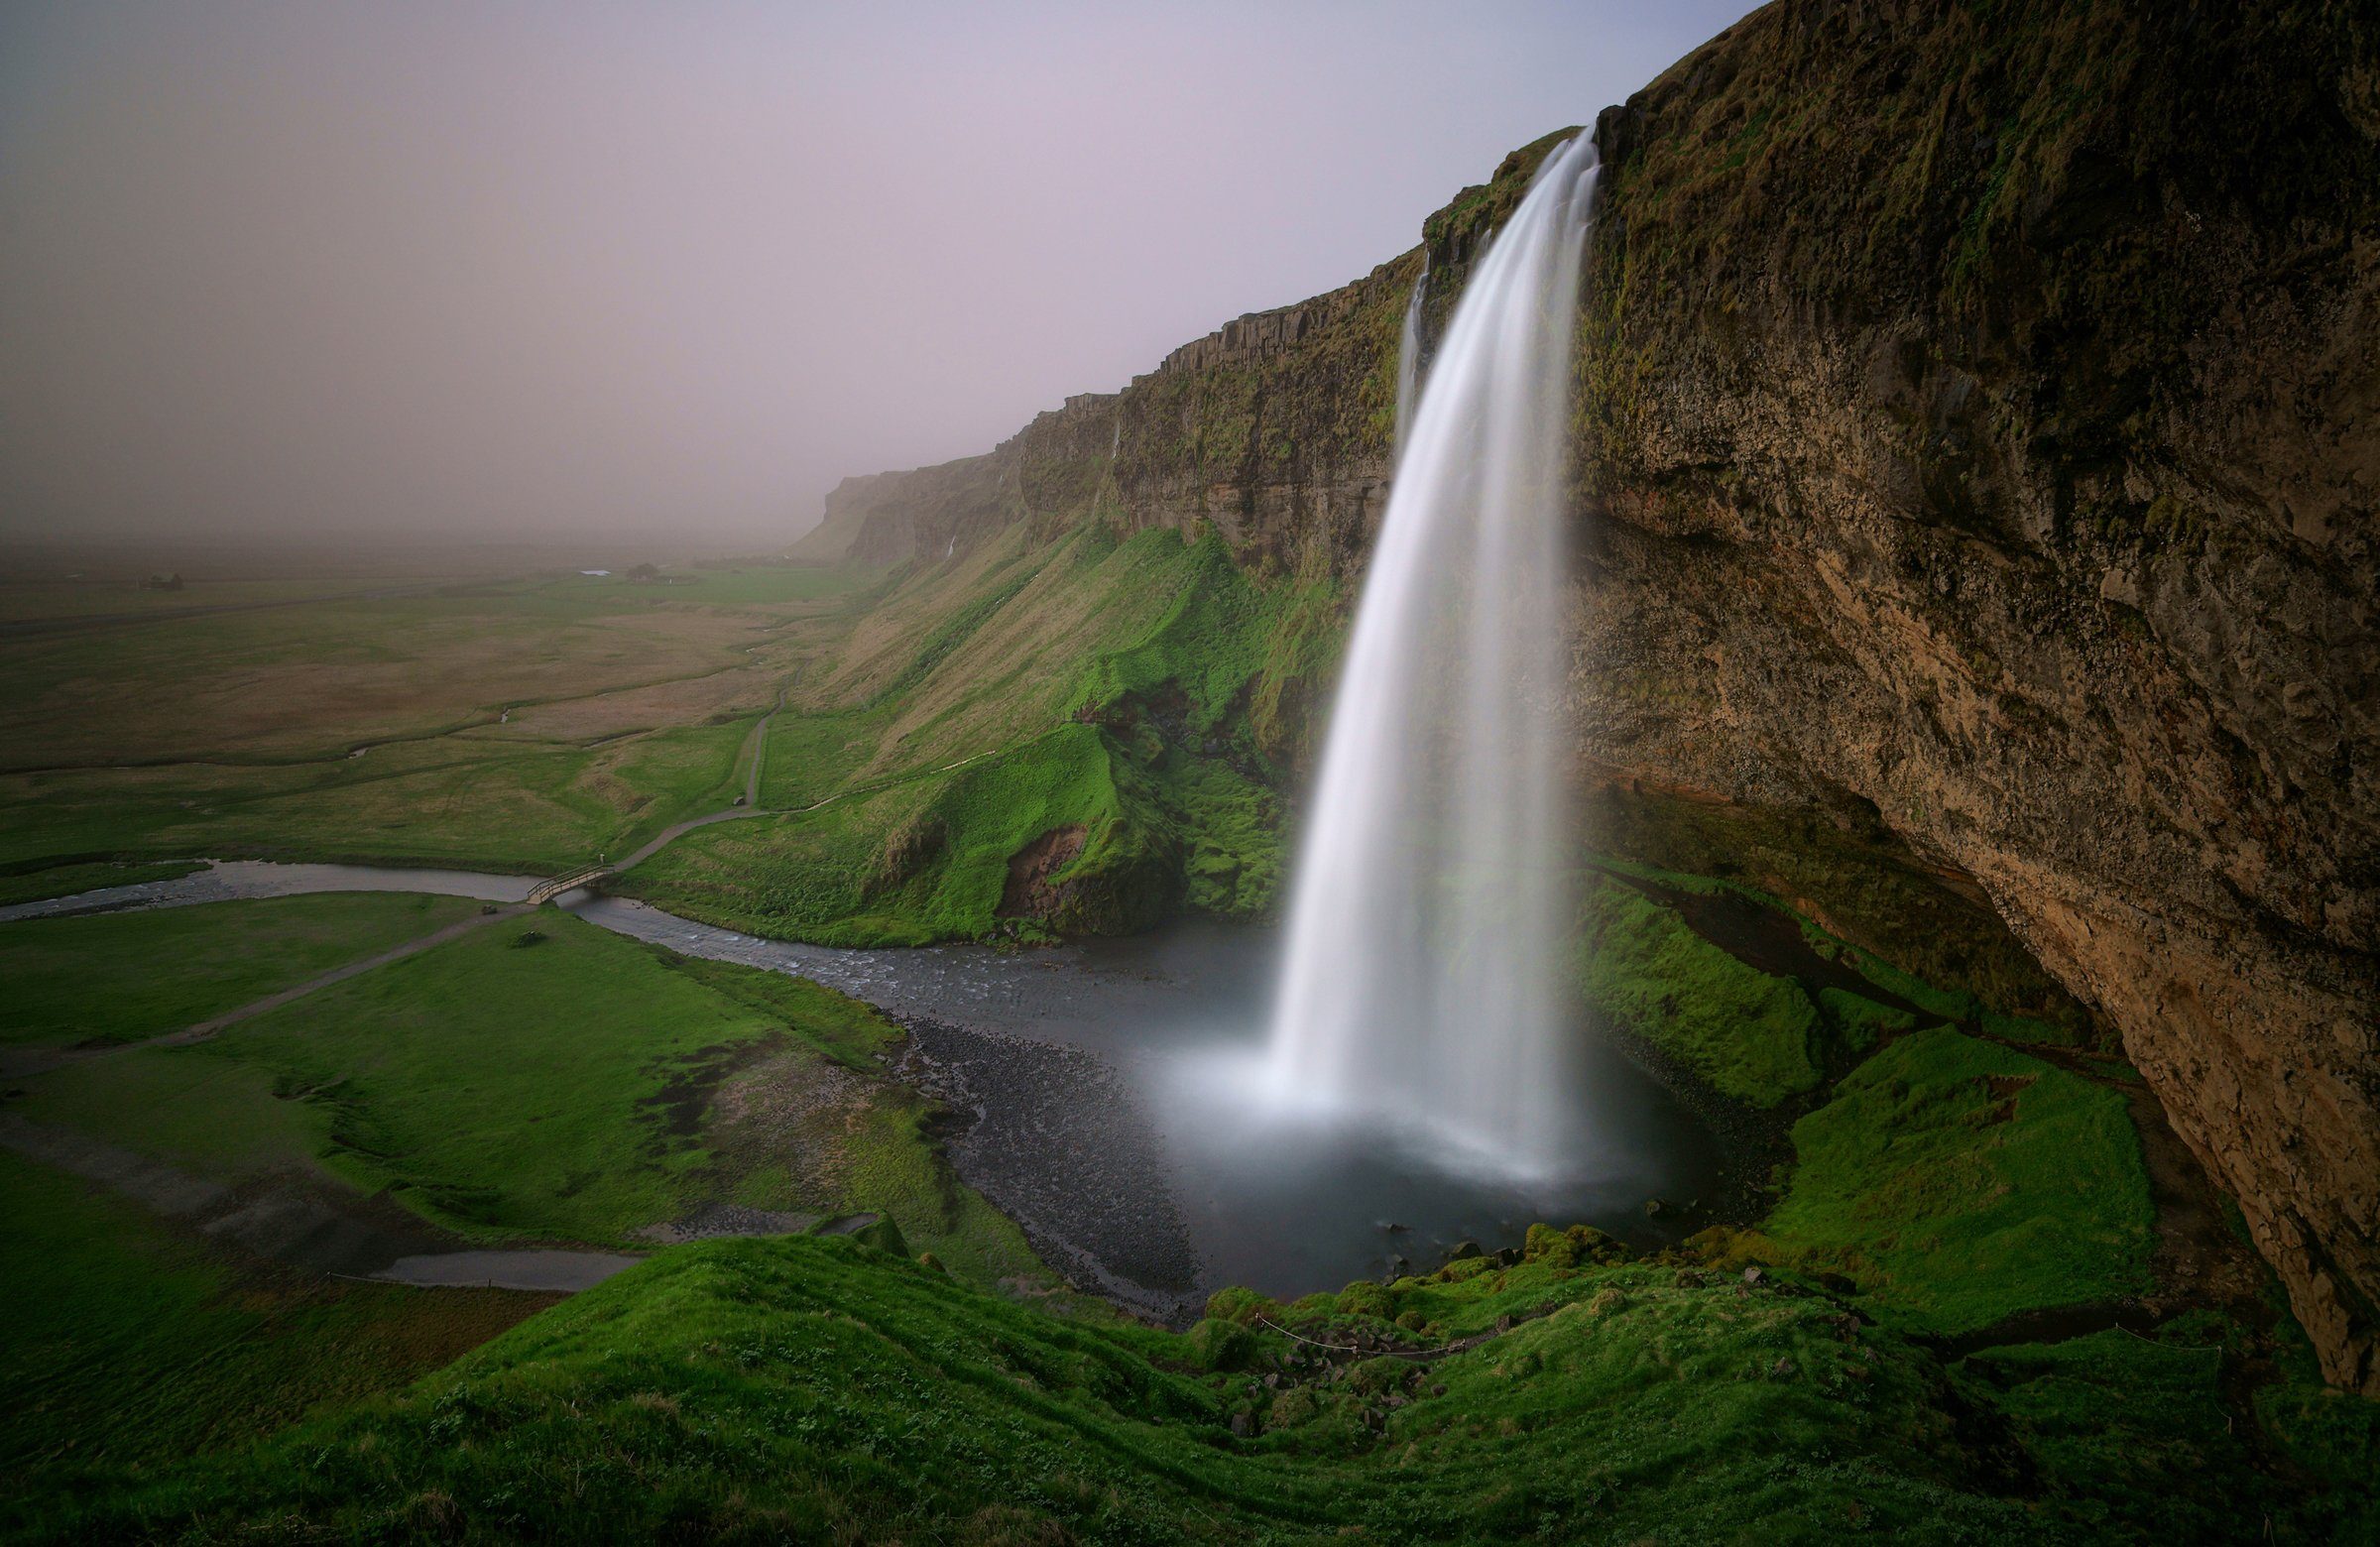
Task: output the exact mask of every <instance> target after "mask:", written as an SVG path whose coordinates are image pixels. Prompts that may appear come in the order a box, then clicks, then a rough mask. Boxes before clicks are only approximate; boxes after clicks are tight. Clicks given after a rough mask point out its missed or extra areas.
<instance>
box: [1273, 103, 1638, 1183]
mask: <svg viewBox="0 0 2380 1547" xmlns="http://www.w3.org/2000/svg"><path fill="white" fill-rule="evenodd" d="M1595 170H1596V156H1595V148H1594V145H1593V143H1592V142H1591V141H1590V140H1589V139H1588V137H1586V136H1584V135H1582V136H1580V137H1579V138H1577V139H1575V140H1573V141H1571V142H1570V143H1569V144H1567V145H1565V146H1564V147H1562V148H1561V149H1560V150H1559V151H1557V152H1556V153H1555V154H1554V155H1553V156H1552V157H1550V158H1549V159H1548V160H1547V162H1546V164H1545V166H1544V167H1542V168H1541V169H1540V170H1539V171H1538V174H1537V178H1536V180H1535V182H1534V183H1533V184H1532V185H1531V187H1530V190H1529V192H1528V195H1527V197H1526V198H1525V199H1524V200H1523V201H1522V203H1521V205H1520V208H1519V209H1518V210H1517V211H1516V212H1515V213H1514V214H1513V216H1512V219H1511V222H1510V223H1509V224H1508V225H1507V226H1505V228H1504V229H1503V231H1502V232H1501V233H1499V234H1498V235H1497V236H1496V237H1495V238H1493V239H1492V240H1491V242H1490V243H1489V244H1488V246H1487V249H1486V251H1485V252H1484V253H1483V254H1482V256H1481V257H1480V258H1479V259H1478V260H1477V261H1476V263H1475V264H1474V265H1473V269H1472V274H1471V278H1470V281H1469V283H1468V284H1467V285H1466V286H1465V288H1464V291H1463V296H1462V299H1461V301H1460V303H1459V304H1458V305H1457V306H1456V308H1455V314H1454V318H1453V320H1452V321H1451V322H1450V323H1449V324H1448V327H1447V330H1446V335H1445V338H1444V339H1443V340H1442V341H1441V343H1440V344H1439V347H1438V349H1437V351H1436V353H1435V354H1434V355H1433V356H1432V359H1431V365H1430V371H1429V380H1428V382H1427V384H1426V386H1425V388H1424V389H1423V392H1422V395H1421V399H1420V403H1419V406H1418V407H1417V409H1416V410H1415V411H1414V414H1413V421H1412V425H1411V432H1410V434H1409V436H1408V437H1407V439H1406V441H1405V444H1404V446H1403V448H1402V451H1401V453H1400V457H1399V460H1398V463H1397V469H1396V479H1395V483H1394V486H1393V488H1392V490H1391V492H1390V494H1389V499H1388V509H1387V513H1386V516H1385V518H1384V520H1383V522H1382V525H1381V529H1380V536H1379V542H1378V546H1377V547H1376V549H1375V550H1374V552H1373V555H1372V559H1371V569H1370V574H1369V577H1368V579H1367V581H1366V583H1365V587H1364V595H1363V603H1362V606H1361V608H1360V610H1359V611H1358V613H1357V617H1356V627H1355V633H1354V636H1353V637H1352V639H1351V640H1350V641H1349V645H1348V654H1347V662H1346V666H1345V668H1344V672H1343V675H1342V677H1341V681H1340V686H1339V696H1338V702H1337V706H1336V708H1335V709H1334V711H1333V714H1332V719H1331V729H1330V739H1329V742H1328V745H1327V746H1326V748H1325V751H1324V755H1323V760H1322V772H1321V780H1320V783H1319V785H1318V787H1317V789H1316V793H1315V796H1314V800H1313V803H1312V806H1311V807H1310V811H1309V815H1308V818H1307V830H1306V834H1305V837H1304V840H1303V843H1302V845H1301V848H1300V851H1299V854H1298V861H1297V864H1298V869H1297V872H1296V875H1295V885H1294V891H1293V894H1292V901H1291V912H1290V925H1289V953H1288V958H1287V961H1286V965H1285V966H1284V969H1283V972H1282V977H1281V985H1280V991H1279V995H1278V998H1277V1000H1276V1002H1275V1007H1274V1012H1273V1026H1272V1041H1271V1049H1270V1052H1269V1055H1268V1058H1269V1072H1270V1075H1271V1078H1272V1081H1273V1084H1274V1088H1275V1091H1276V1093H1278V1094H1279V1095H1281V1096H1282V1097H1283V1098H1284V1099H1287V1100H1293V1101H1298V1102H1303V1103H1312V1104H1315V1105H1319V1106H1322V1107H1325V1108H1328V1109H1331V1110H1334V1111H1338V1112H1342V1113H1352V1114H1361V1115H1366V1116H1368V1117H1369V1116H1376V1117H1378V1118H1380V1119H1383V1120H1385V1121H1387V1122H1389V1123H1392V1124H1396V1125H1399V1126H1418V1127H1421V1128H1424V1129H1426V1130H1431V1131H1433V1132H1435V1133H1436V1134H1438V1135H1440V1136H1441V1137H1444V1138H1451V1139H1453V1140H1454V1141H1456V1143H1457V1144H1458V1145H1459V1146H1460V1148H1461V1149H1462V1150H1463V1151H1464V1152H1465V1153H1466V1154H1467V1155H1471V1156H1475V1157H1479V1158H1482V1159H1485V1160H1487V1161H1488V1162H1491V1163H1493V1164H1495V1165H1497V1166H1498V1167H1500V1168H1504V1169H1509V1170H1513V1171H1517V1172H1523V1173H1536V1174H1546V1173H1550V1172H1552V1171H1555V1170H1557V1169H1559V1168H1560V1167H1561V1166H1562V1164H1563V1162H1564V1157H1565V1156H1566V1154H1567V1153H1568V1152H1569V1151H1570V1149H1571V1146H1572V1144H1573V1142H1574V1140H1575V1139H1576V1137H1577V1133H1576V1124H1577V1116H1576V1109H1575V1103H1576V1084H1575V1080H1574V1077H1573V1067H1574V1066H1573V1063H1572V1060H1571V1057H1570V1054H1569V1051H1568V1048H1567V1042H1568V1034H1569V1027H1568V1017H1567V1015H1566V1014H1565V1012H1564V994H1563V989H1562V982H1563V974H1562V971H1561V962H1560V959H1559V958H1560V950H1561V943H1562V940H1563V937H1564V935H1565V933H1566V925H1567V923H1568V922H1569V920H1568V909H1567V906H1566V900H1565V899H1566V895H1567V892H1566V886H1565V881H1564V875H1565V866H1566V862H1567V861H1568V858H1569V854H1568V843H1567V835H1568V823H1567V820H1566V813H1565V807H1564V801H1563V796H1562V786H1563V779H1562V765H1563V759H1564V756H1565V749H1566V744H1567V739H1568V738H1567V736H1566V734H1565V730H1564V726H1563V722H1562V717H1561V714H1560V711H1559V704H1560V700H1561V689H1562V678H1563V674H1564V671H1565V668H1566V665H1567V649H1566V645H1565V629H1564V626H1563V619H1562V600H1563V598H1562V590H1563V579H1562V576H1563V572H1564V571H1563V564H1562V540H1561V536H1562V526H1563V521H1564V516H1565V510H1566V500H1565V487H1564V486H1565V481H1566V475H1567V461H1566V455H1565V453H1566V448H1567V443H1568V434H1569V427H1570V412H1569V396H1570V395H1569V387H1570V373H1571V348H1572V337H1573V332H1572V329H1573V322H1574V319H1575V316H1576V312H1577V304H1578V289H1579V275H1580V262H1581V256H1582V252H1583V249H1584V247H1585V237H1586V231H1587V221H1588V218H1589V215H1590V213H1591V206H1592V200H1593V193H1594V187H1595Z"/></svg>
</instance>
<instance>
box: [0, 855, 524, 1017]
mask: <svg viewBox="0 0 2380 1547" xmlns="http://www.w3.org/2000/svg"><path fill="white" fill-rule="evenodd" d="M478 907H479V904H478V903H476V902H472V901H468V900H466V899H464V898H461V897H441V896H428V895H420V894H408V893H399V892H344V893H331V894H325V895H321V896H299V897H274V898H269V899H265V900H258V901H243V902H210V903H201V904H198V905H196V906H191V907H171V908H158V909H156V910H154V911H149V912H134V913H102V914H93V915H86V916H83V917H76V918H32V919H20V920H18V921H17V922H15V923H11V924H0V979H5V980H6V982H7V984H8V993H7V994H6V995H5V996H4V997H0V1041H6V1042H9V1043H14V1044H20V1045H23V1044H31V1045H42V1046H52V1045H59V1044H70V1043H78V1042H128V1041H137V1040H139V1039H141V1038H143V1037H149V1036H156V1035H159V1034H161V1033H164V1032H168V1031H178V1030H180V1029H181V1028H182V1027H183V1026H186V1025H190V1024H192V1023H193V1022H195V1021H200V1020H204V1019H206V1018H207V1017H209V1016H210V1015H216V1014H220V1013H222V1012H223V1011H227V1010H233V1009H237V1008H238V1007H239V1006H242V1005H245V1004H248V1003H249V1002H250V1001H252V1000H258V999H262V998H264V997H265V996H266V995H268V994H273V993H277V992H279V991H280V990H282V989H286V988H289V987H291V986H293V985H295V984H298V983H303V982H304V981H305V980H306V979H308V978H311V977H314V976H316V975H318V974H320V973H325V972H328V971H330V970H331V969H332V968H334V967H340V966H343V965H345V964H346V963H348V962H352V961H357V960H360V959H361V958H363V957H367V956H370V955H372V954H373V953H375V952H377V951H384V950H387V949H388V948H389V947H391V946H395V945H401V944H403V943H404V942H406V941H408V940H414V939H418V938H419V937H420V936H422V935H425V934H428V933H430V932H432V931H433V930H436V929H439V928H441V927H443V926H444V925H446V924H449V923H452V922H454V921H455V920H456V919H459V918H463V917H466V916H468V915H469V914H471V913H473V912H475V911H477V909H478Z"/></svg>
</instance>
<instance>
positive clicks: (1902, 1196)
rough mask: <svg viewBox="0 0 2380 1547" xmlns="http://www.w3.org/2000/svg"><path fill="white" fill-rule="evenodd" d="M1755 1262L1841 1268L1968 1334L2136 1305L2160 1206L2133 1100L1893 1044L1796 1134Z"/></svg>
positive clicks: (1928, 1326) (1943, 1042) (1982, 1051)
mask: <svg viewBox="0 0 2380 1547" xmlns="http://www.w3.org/2000/svg"><path fill="white" fill-rule="evenodd" d="M1793 1146H1794V1154H1795V1164H1794V1170H1793V1175H1792V1180H1791V1182H1790V1184H1789V1186H1788V1189H1787V1192H1786V1195H1785V1199H1784V1201H1783V1202H1782V1203H1781V1204H1779V1205H1778V1207H1777V1209H1776V1211H1775V1212H1774V1213H1773V1214H1772V1215H1770V1216H1769V1218H1768V1220H1767V1222H1766V1223H1765V1225H1764V1226H1763V1227H1762V1234H1761V1236H1760V1237H1758V1238H1753V1239H1751V1240H1749V1241H1747V1242H1746V1243H1743V1244H1741V1245H1742V1246H1743V1247H1744V1249H1746V1250H1747V1251H1748V1253H1749V1254H1752V1255H1765V1256H1766V1257H1768V1258H1769V1259H1770V1260H1773V1261H1780V1262H1784V1263H1787V1264H1789V1265H1792V1266H1797V1267H1803V1268H1810V1269H1817V1268H1825V1269H1831V1270H1833V1271H1836V1272H1840V1273H1843V1274H1844V1275H1846V1276H1848V1277H1850V1278H1851V1279H1853V1280H1854V1281H1855V1282H1857V1283H1858V1284H1859V1285H1860V1287H1861V1288H1862V1289H1863V1290H1864V1291H1865V1292H1866V1296H1867V1303H1868V1304H1869V1305H1871V1306H1873V1307H1875V1308H1876V1309H1877V1311H1878V1313H1879V1314H1883V1315H1888V1316H1890V1317H1892V1318H1893V1319H1894V1320H1895V1321H1896V1322H1897V1323H1899V1324H1900V1325H1903V1326H1907V1327H1910V1328H1913V1329H1919V1330H1925V1331H1932V1332H1946V1333H1957V1332H1965V1331H1969V1330H1971V1329H1973V1328H1977V1327H1983V1326H1987V1325H1989V1324H1991V1323H1993V1322H1995V1321H1997V1320H1999V1319H2001V1318H2003V1317H2006V1316H2010V1315H2013V1314H2015V1313H2016V1312H2019V1311H2024V1310H2031V1309H2036V1308H2041V1307H2049V1306H2065V1305H2079V1304H2084V1303H2089V1302H2094V1301H2101V1300H2110V1299H2115V1298H2119V1297H2122V1296H2125V1295H2131V1294H2137V1293H2140V1292H2142V1291H2143V1290H2146V1289H2147V1288H2148V1287H2149V1286H2150V1284H2151V1281H2152V1280H2151V1279H2150V1276H2149V1266H2148V1264H2149V1253H2150V1250H2151V1249H2152V1248H2153V1246H2154V1244H2155V1233H2154V1230H2153V1228H2152V1226H2153V1223H2154V1218H2155V1211H2154V1209H2153V1208H2152V1206H2151V1204H2150V1201H2149V1187H2148V1174H2147V1171H2146V1168H2145V1167H2144V1165H2143V1163H2142V1160H2141V1155H2140V1140H2139V1137H2138V1135H2137V1134H2136V1133H2135V1132H2134V1131H2133V1129H2132V1122H2131V1117H2130V1113H2129V1110H2128V1108H2127V1107H2126V1104H2125V1101H2124V1098H2123V1097H2122V1096H2120V1095H2119V1094H2117V1093H2116V1092H2113V1091H2110V1090H2107V1089H2105V1088H2103V1087H2100V1086H2096V1085H2093V1084H2091V1083H2090V1082H2089V1081H2087V1080H2083V1079H2081V1078H2079V1077H2077V1076H2075V1075H2071V1074H2068V1073H2066V1072H2064V1071H2063V1070H2060V1069H2057V1068H2055V1067H2053V1066H2052V1065H2049V1064H2045V1063H2043V1062H2041V1061H2040V1060H2039V1059H2037V1058H2033V1057H2030V1056H2028V1055H2026V1054H2024V1053H2020V1052H2016V1051H2014V1050H2012V1049H2009V1048H2005V1047H1999V1046H1996V1045H1994V1044H1992V1043H1989V1042H1982V1041H1978V1040H1976V1039H1975V1038H1973V1037H1970V1036H1965V1035H1963V1034H1961V1033H1959V1032H1957V1031H1953V1030H1950V1029H1947V1028H1937V1029H1934V1030H1929V1031H1918V1032H1913V1033H1911V1034H1909V1035H1907V1036H1905V1037H1902V1038H1900V1039H1899V1040H1897V1041H1894V1042H1892V1043H1891V1044H1889V1045H1888V1046H1886V1047H1885V1048H1884V1049H1883V1050H1882V1051H1881V1052H1878V1053H1877V1054H1875V1055H1874V1056H1873V1057H1871V1058H1869V1059H1868V1060H1867V1061H1866V1062H1865V1063H1863V1064H1861V1065H1860V1066H1859V1067H1858V1068H1857V1069H1855V1070H1854V1071H1852V1072H1851V1073H1850V1074H1849V1075H1847V1076H1845V1077H1844V1080H1843V1081H1842V1083H1841V1084H1840V1085H1838V1086H1837V1088H1836V1092H1835V1097H1834V1100H1832V1101H1831V1102H1829V1103H1828V1104H1827V1105H1826V1106H1824V1107H1821V1108H1819V1109H1818V1110H1817V1111H1815V1112H1813V1113H1811V1114H1810V1115H1809V1116H1807V1117H1805V1118H1803V1119H1802V1120H1801V1121H1800V1122H1799V1123H1797V1124H1795V1125H1794V1129H1793Z"/></svg>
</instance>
